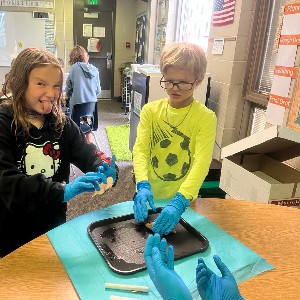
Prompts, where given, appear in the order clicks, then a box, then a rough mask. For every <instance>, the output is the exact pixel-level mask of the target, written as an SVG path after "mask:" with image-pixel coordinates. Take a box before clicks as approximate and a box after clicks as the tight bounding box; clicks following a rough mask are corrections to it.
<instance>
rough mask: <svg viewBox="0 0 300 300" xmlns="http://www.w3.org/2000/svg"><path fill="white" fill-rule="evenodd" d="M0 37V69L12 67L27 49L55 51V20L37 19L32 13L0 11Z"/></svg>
mask: <svg viewBox="0 0 300 300" xmlns="http://www.w3.org/2000/svg"><path fill="white" fill-rule="evenodd" d="M53 19H54V18H53ZM0 37H1V39H0V67H2V66H10V64H11V61H12V59H13V58H14V57H16V56H17V54H18V53H19V52H21V51H22V50H23V49H25V48H28V47H36V48H42V49H46V50H48V51H51V50H52V49H53V47H54V20H49V19H35V18H33V16H32V12H15V11H14V12H13V11H0Z"/></svg>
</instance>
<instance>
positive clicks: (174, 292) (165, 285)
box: [144, 234, 192, 300]
mask: <svg viewBox="0 0 300 300" xmlns="http://www.w3.org/2000/svg"><path fill="white" fill-rule="evenodd" d="M166 247H167V242H166V240H165V239H164V238H163V239H162V240H160V236H159V234H155V235H154V236H153V235H152V234H151V235H149V237H148V239H147V241H146V245H145V250H144V258H145V262H146V266H147V269H148V272H149V276H150V278H151V280H152V281H153V283H154V285H155V287H156V288H157V290H158V292H159V293H160V295H161V296H162V298H163V299H164V300H165V299H172V300H182V299H184V300H190V299H192V297H191V294H190V291H189V289H188V288H187V286H186V285H185V284H184V282H183V281H182V279H181V278H180V276H179V275H178V274H177V273H176V272H175V271H174V251H173V247H172V246H169V247H168V253H167V255H166ZM165 258H166V262H165Z"/></svg>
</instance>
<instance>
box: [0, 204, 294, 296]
mask: <svg viewBox="0 0 300 300" xmlns="http://www.w3.org/2000/svg"><path fill="white" fill-rule="evenodd" d="M191 208H193V209H194V210H195V211H197V212H198V213H200V214H202V215H204V216H205V217H207V218H208V219H209V220H211V221H212V222H214V223H215V224H216V225H218V226H219V227H221V228H222V229H223V230H225V231H226V232H228V233H229V234H231V235H232V236H233V237H235V238H236V239H238V240H239V241H241V242H242V243H243V244H245V245H246V246H248V247H249V248H250V249H252V250H253V251H255V252H257V253H258V254H259V255H261V256H262V257H264V258H265V259H266V260H267V261H268V262H269V263H270V264H272V265H274V266H275V270H272V271H268V272H265V273H262V274H260V275H257V276H255V277H254V278H251V279H250V280H247V281H246V282H243V283H242V284H240V286H239V288H240V291H241V293H242V295H243V296H244V298H245V299H247V300H249V299H250V300H252V299H253V300H254V299H257V300H262V299H272V300H275V299H281V300H282V299H284V300H288V299H293V300H295V299H300V288H299V282H300V258H299V250H300V209H297V208H289V207H282V206H276V205H272V204H262V203H256V202H250V201H244V200H242V201H240V200H231V199H230V200H229V199H226V200H224V199H197V200H195V201H194V202H193V203H192V205H191ZM195 267H196V266H195ZM0 298H1V299H14V300H15V299H68V300H71V299H79V298H78V295H77V294H76V291H75V289H74V287H73V285H72V282H71V281H70V279H69V277H68V275H67V273H66V271H65V269H64V267H63V265H62V264H61V262H60V260H59V258H58V256H57V255H56V253H55V251H54V249H53V248H52V245H51V243H50V241H49V240H48V238H47V236H46V235H42V236H40V237H38V238H36V239H35V240H33V241H31V242H29V243H28V244H26V245H24V246H23V247H21V248H19V249H17V250H16V251H14V252H13V253H11V254H9V255H7V256H6V257H4V258H2V259H1V260H0ZM99 299H101V297H100V298H99Z"/></svg>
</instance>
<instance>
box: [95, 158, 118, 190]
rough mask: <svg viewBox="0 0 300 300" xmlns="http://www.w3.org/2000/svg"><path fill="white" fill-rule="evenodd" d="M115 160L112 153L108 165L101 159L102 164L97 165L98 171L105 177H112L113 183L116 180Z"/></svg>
mask: <svg viewBox="0 0 300 300" xmlns="http://www.w3.org/2000/svg"><path fill="white" fill-rule="evenodd" d="M115 161H116V156H115V155H113V156H112V158H111V163H110V165H109V164H108V163H107V162H106V161H103V162H102V166H99V167H98V171H99V172H100V173H103V174H104V175H105V176H106V178H107V177H112V179H113V182H114V184H115V183H116V181H117V170H116V163H115Z"/></svg>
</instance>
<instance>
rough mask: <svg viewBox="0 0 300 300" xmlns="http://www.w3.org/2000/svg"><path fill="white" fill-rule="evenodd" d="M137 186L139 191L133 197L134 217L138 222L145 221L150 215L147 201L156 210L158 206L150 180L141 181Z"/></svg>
mask: <svg viewBox="0 0 300 300" xmlns="http://www.w3.org/2000/svg"><path fill="white" fill-rule="evenodd" d="M136 187H137V193H136V194H135V195H134V197H133V201H134V204H133V212H134V219H135V221H137V222H144V221H145V220H146V219H147V217H148V208H147V201H148V202H149V205H150V207H151V208H152V210H153V211H154V212H156V207H155V205H154V202H153V194H152V191H151V186H150V183H149V181H147V180H142V181H139V182H138V183H137V184H136Z"/></svg>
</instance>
